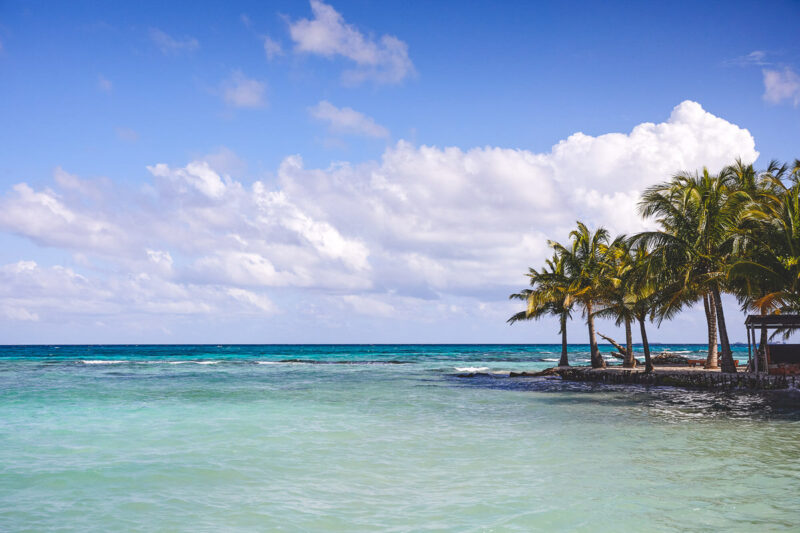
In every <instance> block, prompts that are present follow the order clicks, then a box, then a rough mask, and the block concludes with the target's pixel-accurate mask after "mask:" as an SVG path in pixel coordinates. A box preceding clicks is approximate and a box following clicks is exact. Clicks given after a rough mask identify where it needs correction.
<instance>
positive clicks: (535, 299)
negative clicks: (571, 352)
mask: <svg viewBox="0 0 800 533" xmlns="http://www.w3.org/2000/svg"><path fill="white" fill-rule="evenodd" d="M528 270H529V272H528V274H527V276H528V277H529V278H530V285H531V287H532V288H530V289H524V290H522V291H521V292H518V293H514V294H511V295H510V296H509V299H512V300H524V301H525V302H526V304H527V306H526V309H525V311H520V312H518V313H515V314H514V315H512V316H511V318H509V319H508V322H509V323H510V324H513V323H515V322H518V321H520V320H535V319H539V318H541V317H543V316H546V315H556V316H558V317H559V324H560V327H559V333H561V358H560V359H559V361H558V366H569V358H568V357H567V321H568V320H569V319H570V318H572V308H573V307H574V304H575V299H574V296H575V293H574V291H573V290H572V283H571V282H570V280H569V279H568V278H567V276H566V274H565V270H564V261H563V260H562V258H561V257H559V255H558V254H554V255H553V257H552V258H551V259H548V260H547V261H546V265H545V267H544V268H542V269H541V270H536V269H534V268H530V269H528Z"/></svg>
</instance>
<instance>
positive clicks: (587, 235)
mask: <svg viewBox="0 0 800 533" xmlns="http://www.w3.org/2000/svg"><path fill="white" fill-rule="evenodd" d="M577 224H578V227H577V229H574V230H572V231H571V232H570V234H569V236H570V243H569V246H564V245H563V244H560V243H557V242H553V241H550V242H549V244H550V246H551V247H552V248H553V249H554V250H555V251H556V254H558V255H559V257H561V259H562V260H563V261H564V269H565V272H566V273H567V276H568V278H569V279H570V281H571V290H572V291H573V294H574V299H575V301H577V302H578V303H580V304H581V306H582V307H583V310H584V314H585V315H586V324H587V326H588V328H589V350H590V354H591V362H592V368H605V366H606V362H605V360H604V359H603V358H602V357H601V356H600V351H599V350H598V348H597V335H596V331H595V326H594V309H595V306H596V304H597V302H598V300H599V298H600V293H601V287H602V284H603V276H604V265H605V261H606V259H607V258H606V255H607V254H608V250H609V234H608V230H606V229H605V228H598V229H597V230H596V231H595V232H594V233H592V232H591V231H589V228H587V227H586V225H585V224H584V223H583V222H580V221H578V223H577Z"/></svg>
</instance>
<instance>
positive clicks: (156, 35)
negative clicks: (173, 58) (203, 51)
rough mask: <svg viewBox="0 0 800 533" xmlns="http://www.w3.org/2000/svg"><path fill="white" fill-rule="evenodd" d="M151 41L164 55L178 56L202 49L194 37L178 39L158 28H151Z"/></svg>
mask: <svg viewBox="0 0 800 533" xmlns="http://www.w3.org/2000/svg"><path fill="white" fill-rule="evenodd" d="M150 40H151V41H153V43H154V44H155V45H156V46H157V47H158V49H159V50H161V53H162V54H164V55H178V54H181V53H184V52H192V51H194V50H197V49H198V48H200V43H199V42H198V41H197V39H195V38H194V37H184V38H183V39H176V38H174V37H172V36H170V35H169V34H167V33H166V32H164V31H162V30H160V29H158V28H150Z"/></svg>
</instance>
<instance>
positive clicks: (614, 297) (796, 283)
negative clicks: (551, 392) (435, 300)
mask: <svg viewBox="0 0 800 533" xmlns="http://www.w3.org/2000/svg"><path fill="white" fill-rule="evenodd" d="M638 210H639V213H640V214H641V215H642V217H643V218H644V219H647V220H649V221H651V222H652V223H654V228H655V229H652V230H648V231H642V232H640V233H637V234H635V235H630V236H626V235H620V236H617V237H613V238H612V236H611V234H610V233H609V231H608V230H607V229H605V228H603V227H599V228H597V229H595V230H594V231H592V230H590V229H589V227H588V226H587V225H586V224H584V223H582V222H580V221H579V222H577V227H576V229H574V230H572V231H571V232H570V234H569V241H568V242H567V243H566V244H561V243H559V242H555V241H549V242H548V244H549V246H550V247H551V248H552V250H553V255H552V257H551V258H550V259H548V260H547V261H546V264H545V266H544V267H543V268H540V269H535V268H530V269H529V272H528V274H527V276H528V278H529V287H528V288H526V289H524V290H522V291H520V292H518V293H514V294H512V295H511V296H510V298H512V299H516V300H522V301H524V302H525V303H526V307H525V309H524V310H522V311H520V312H518V313H516V314H514V315H513V316H512V317H511V318H510V319H509V320H508V321H509V322H510V323H514V322H518V321H523V320H533V319H539V318H542V317H545V316H551V315H554V316H557V317H559V325H560V326H559V327H560V329H559V331H560V333H561V339H562V346H561V359H560V361H559V365H561V366H563V365H568V364H569V361H568V357H567V323H568V322H569V320H570V319H571V318H572V314H573V311H575V310H576V309H578V310H580V311H581V313H582V316H583V317H584V318H585V320H586V326H587V329H588V334H589V346H590V354H591V356H590V359H591V365H592V367H594V368H602V367H605V365H606V363H605V360H604V359H603V357H602V356H601V355H600V353H599V350H598V344H597V336H598V335H601V336H602V337H603V338H606V339H608V340H609V341H611V342H612V343H614V344H615V345H616V346H617V348H618V350H619V352H620V353H621V354H622V358H623V366H625V367H629V368H630V367H634V366H635V365H636V364H637V360H636V359H635V357H634V350H633V328H634V326H635V325H636V324H637V323H638V325H639V332H640V336H641V339H642V349H643V353H644V357H645V365H646V367H645V371H647V372H650V371H652V369H653V366H652V362H651V358H650V347H649V343H648V337H647V323H654V324H656V325H660V324H661V323H662V322H663V321H664V320H669V319H672V318H673V317H674V316H676V315H677V314H678V313H680V312H681V311H683V310H685V309H686V308H688V307H692V306H695V305H699V303H700V302H701V301H702V302H703V309H704V310H705V317H706V324H707V331H708V356H707V358H706V368H718V367H719V366H720V365H721V368H722V370H723V371H724V372H736V366H735V364H734V360H733V354H732V351H731V346H730V339H729V336H728V328H727V323H726V314H725V309H724V306H723V298H722V295H723V294H729V295H732V296H733V297H735V298H736V300H737V302H738V303H739V304H740V306H741V309H742V310H744V311H751V312H756V313H759V314H772V313H787V312H800V159H798V160H795V161H794V163H793V164H780V163H778V162H775V161H773V162H771V163H770V164H769V165H768V166H767V168H766V169H763V170H756V169H755V168H754V167H753V165H752V164H744V163H743V162H742V161H739V160H737V161H736V162H734V163H733V164H731V165H729V166H727V167H725V168H723V169H722V170H721V171H720V172H719V173H718V174H712V173H711V172H709V170H708V169H706V168H704V169H703V170H702V171H701V172H680V173H677V174H675V175H674V176H672V177H671V178H670V179H668V180H666V181H665V182H663V183H660V184H658V185H655V186H653V187H650V188H648V189H646V190H645V191H644V193H643V194H642V197H641V199H640V201H639V205H638ZM595 318H607V319H611V320H613V321H614V322H615V324H616V325H617V326H624V328H625V346H622V345H619V344H616V342H615V341H613V339H610V338H608V337H605V336H604V335H602V334H600V333H599V332H597V330H596V326H595ZM760 342H761V344H762V345H763V344H765V343H766V342H767V338H766V336H765V334H764V335H762V338H761V341H760Z"/></svg>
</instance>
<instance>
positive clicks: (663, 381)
mask: <svg viewBox="0 0 800 533" xmlns="http://www.w3.org/2000/svg"><path fill="white" fill-rule="evenodd" d="M553 373H554V374H558V375H559V376H561V379H563V380H565V381H593V382H602V383H609V384H619V385H627V384H630V385H664V386H672V387H683V388H690V389H711V390H752V391H759V390H785V389H796V388H797V385H798V381H800V380H799V379H798V378H800V376H795V375H768V374H763V373H759V374H756V373H753V372H736V373H726V372H722V371H721V370H719V369H713V370H710V369H705V368H700V367H684V366H657V367H656V369H655V371H654V372H652V373H650V374H646V373H645V371H644V368H638V367H637V368H623V367H621V366H619V367H617V366H610V367H606V368H592V367H589V366H569V367H567V366H565V367H554V368H553Z"/></svg>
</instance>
